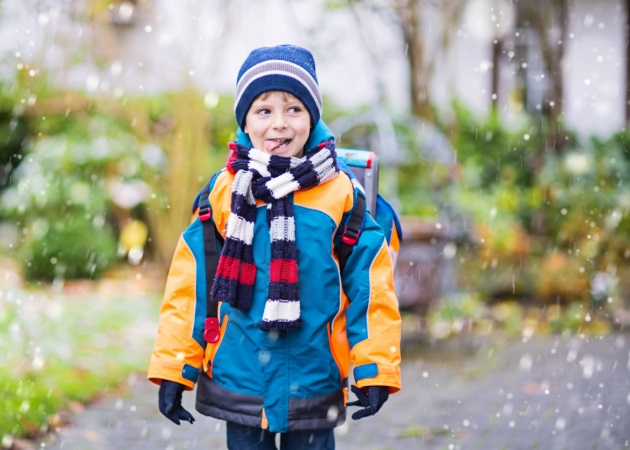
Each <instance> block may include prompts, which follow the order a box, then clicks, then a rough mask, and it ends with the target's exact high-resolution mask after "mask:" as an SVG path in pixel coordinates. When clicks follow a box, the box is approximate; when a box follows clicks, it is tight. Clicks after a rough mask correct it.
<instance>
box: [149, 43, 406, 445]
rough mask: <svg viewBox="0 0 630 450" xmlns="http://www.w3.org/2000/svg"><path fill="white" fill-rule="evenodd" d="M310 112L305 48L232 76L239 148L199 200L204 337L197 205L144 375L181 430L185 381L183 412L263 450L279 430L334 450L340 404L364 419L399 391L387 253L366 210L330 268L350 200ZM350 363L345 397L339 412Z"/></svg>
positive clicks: (259, 54)
mask: <svg viewBox="0 0 630 450" xmlns="http://www.w3.org/2000/svg"><path fill="white" fill-rule="evenodd" d="M321 109H322V101H321V96H320V92H319V86H318V84H317V76H316V72H315V61H314V60H313V56H312V55H311V53H310V52H309V51H308V50H305V49H303V48H300V47H295V46H289V45H282V46H277V47H266V48H259V49H256V50H254V51H252V52H251V53H250V55H249V56H248V57H247V59H246V60H245V62H244V63H243V66H242V67H241V69H240V71H239V73H238V78H237V85H236V97H235V108H234V110H235V115H236V119H237V122H238V125H239V130H238V134H237V139H236V141H235V142H233V143H231V144H230V149H231V154H230V157H229V158H228V161H227V164H226V168H225V169H224V170H222V171H221V172H219V174H218V175H217V176H215V178H214V182H213V186H212V189H211V190H210V193H209V201H210V207H211V210H212V217H211V219H210V220H212V221H213V224H214V226H215V227H216V231H217V233H216V234H217V245H219V246H221V256H220V259H219V262H218V268H217V270H216V274H215V278H214V282H213V285H212V297H211V298H212V301H213V302H218V314H217V316H218V320H219V323H220V329H219V330H218V332H219V337H218V340H216V342H210V343H206V342H204V341H203V339H202V338H200V336H202V334H203V330H202V328H203V318H204V317H205V313H206V303H205V299H203V298H202V299H201V300H198V299H197V296H196V292H197V291H199V292H202V293H203V292H204V290H205V281H206V280H205V278H206V277H205V274H204V265H203V252H201V254H199V253H198V252H196V251H195V250H193V249H194V248H195V242H194V241H195V239H196V238H195V236H198V235H199V233H198V230H199V226H200V225H199V218H198V217H197V214H198V211H197V212H196V214H195V217H194V218H193V219H194V220H193V222H192V224H191V225H190V227H189V228H188V229H187V230H186V232H184V234H183V235H182V237H181V238H180V242H179V244H178V246H177V249H176V251H175V256H174V258H173V262H172V265H171V269H170V271H169V276H168V280H167V285H166V291H165V294H164V302H163V305H162V311H161V314H160V324H159V330H158V336H157V339H156V343H155V347H154V350H153V354H152V357H151V363H150V367H149V373H148V378H149V380H151V381H153V382H154V383H156V384H160V389H159V405H160V411H162V413H163V414H164V415H165V416H166V417H168V418H169V419H170V420H172V421H173V422H175V423H176V424H178V425H179V421H180V420H186V421H189V422H190V423H192V422H193V421H194V419H193V417H192V415H191V414H190V413H189V412H188V411H186V410H185V409H184V408H183V407H182V406H181V398H182V392H183V391H184V390H191V389H193V387H194V385H195V382H198V385H197V402H196V409H197V410H198V411H199V412H201V413H202V414H205V415H208V416H212V417H216V418H219V419H222V420H225V421H227V445H228V448H230V449H238V450H241V449H275V448H276V446H275V436H276V434H277V433H281V435H280V443H281V448H283V449H302V448H309V449H332V448H334V434H333V428H334V427H335V426H337V425H339V424H341V423H343V421H344V420H345V416H346V406H347V405H351V406H362V407H363V409H360V410H358V411H356V412H355V413H354V414H353V416H352V417H353V419H359V418H362V417H365V416H368V415H373V414H375V413H376V412H377V411H378V410H379V409H380V408H381V406H382V405H383V403H384V402H385V401H386V400H387V398H388V396H389V394H390V393H394V392H397V391H398V390H399V389H400V368H399V365H400V314H399V312H398V302H397V299H396V297H395V295H394V289H393V270H392V262H391V257H390V254H389V251H388V247H387V243H386V241H385V238H384V235H383V231H382V230H381V229H380V227H379V226H378V225H377V224H376V222H374V220H373V219H372V218H371V217H370V216H369V215H367V214H366V215H365V219H364V222H365V223H364V225H363V227H362V231H361V235H360V236H359V239H358V241H357V243H356V244H355V245H354V246H353V250H352V253H351V254H350V256H349V257H348V259H347V263H346V265H345V267H344V268H343V270H340V267H339V263H338V257H337V254H336V252H335V248H336V247H338V245H339V243H340V241H341V235H342V231H343V229H344V227H345V225H346V222H347V220H348V218H349V217H350V213H351V210H352V207H353V205H354V202H355V199H356V197H357V195H359V194H358V188H355V187H354V186H353V184H352V182H351V180H350V178H349V177H348V176H347V175H346V174H345V173H344V172H342V171H339V169H338V166H337V162H336V158H335V144H334V139H333V136H332V135H331V133H330V131H329V130H328V129H327V127H326V126H325V125H324V123H323V122H322V121H320V116H321ZM200 260H201V261H200ZM211 341H212V339H211ZM351 365H352V366H353V378H354V380H355V383H356V385H353V386H352V391H353V392H354V393H355V394H356V395H357V397H358V400H357V401H354V402H350V403H347V395H348V392H347V390H348V389H347V387H348V378H349V372H350V366H351ZM346 404H347V405H346Z"/></svg>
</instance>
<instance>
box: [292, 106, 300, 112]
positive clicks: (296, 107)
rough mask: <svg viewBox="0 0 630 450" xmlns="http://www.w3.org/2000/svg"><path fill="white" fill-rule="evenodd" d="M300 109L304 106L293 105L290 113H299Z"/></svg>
mask: <svg viewBox="0 0 630 450" xmlns="http://www.w3.org/2000/svg"><path fill="white" fill-rule="evenodd" d="M300 111H302V108H300V107H299V106H291V107H290V108H289V112H290V113H299V112H300Z"/></svg>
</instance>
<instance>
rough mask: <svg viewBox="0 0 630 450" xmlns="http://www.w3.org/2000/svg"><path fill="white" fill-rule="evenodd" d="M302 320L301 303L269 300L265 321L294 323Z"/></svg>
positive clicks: (266, 306) (264, 313)
mask: <svg viewBox="0 0 630 450" xmlns="http://www.w3.org/2000/svg"><path fill="white" fill-rule="evenodd" d="M299 318H300V302H296V301H289V300H267V302H266V303H265V311H264V312H263V320H266V321H269V322H274V321H281V322H292V321H294V320H298V319H299Z"/></svg>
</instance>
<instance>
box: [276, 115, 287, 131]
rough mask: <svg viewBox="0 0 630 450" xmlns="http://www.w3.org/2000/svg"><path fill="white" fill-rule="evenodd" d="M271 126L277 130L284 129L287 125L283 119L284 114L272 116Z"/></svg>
mask: <svg viewBox="0 0 630 450" xmlns="http://www.w3.org/2000/svg"><path fill="white" fill-rule="evenodd" d="M273 127H274V128H276V129H278V130H284V129H285V128H286V127H287V121H286V120H284V116H282V114H278V115H277V116H275V117H274V121H273Z"/></svg>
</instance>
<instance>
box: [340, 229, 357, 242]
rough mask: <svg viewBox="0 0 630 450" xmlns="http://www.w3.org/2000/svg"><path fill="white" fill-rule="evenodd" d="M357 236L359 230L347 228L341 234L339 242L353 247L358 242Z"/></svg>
mask: <svg viewBox="0 0 630 450" xmlns="http://www.w3.org/2000/svg"><path fill="white" fill-rule="evenodd" d="M359 236H361V230H356V231H355V230H348V226H347V225H346V228H344V229H343V233H342V234H341V242H343V243H344V244H347V245H354V244H356V243H357V241H358V240H359Z"/></svg>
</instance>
